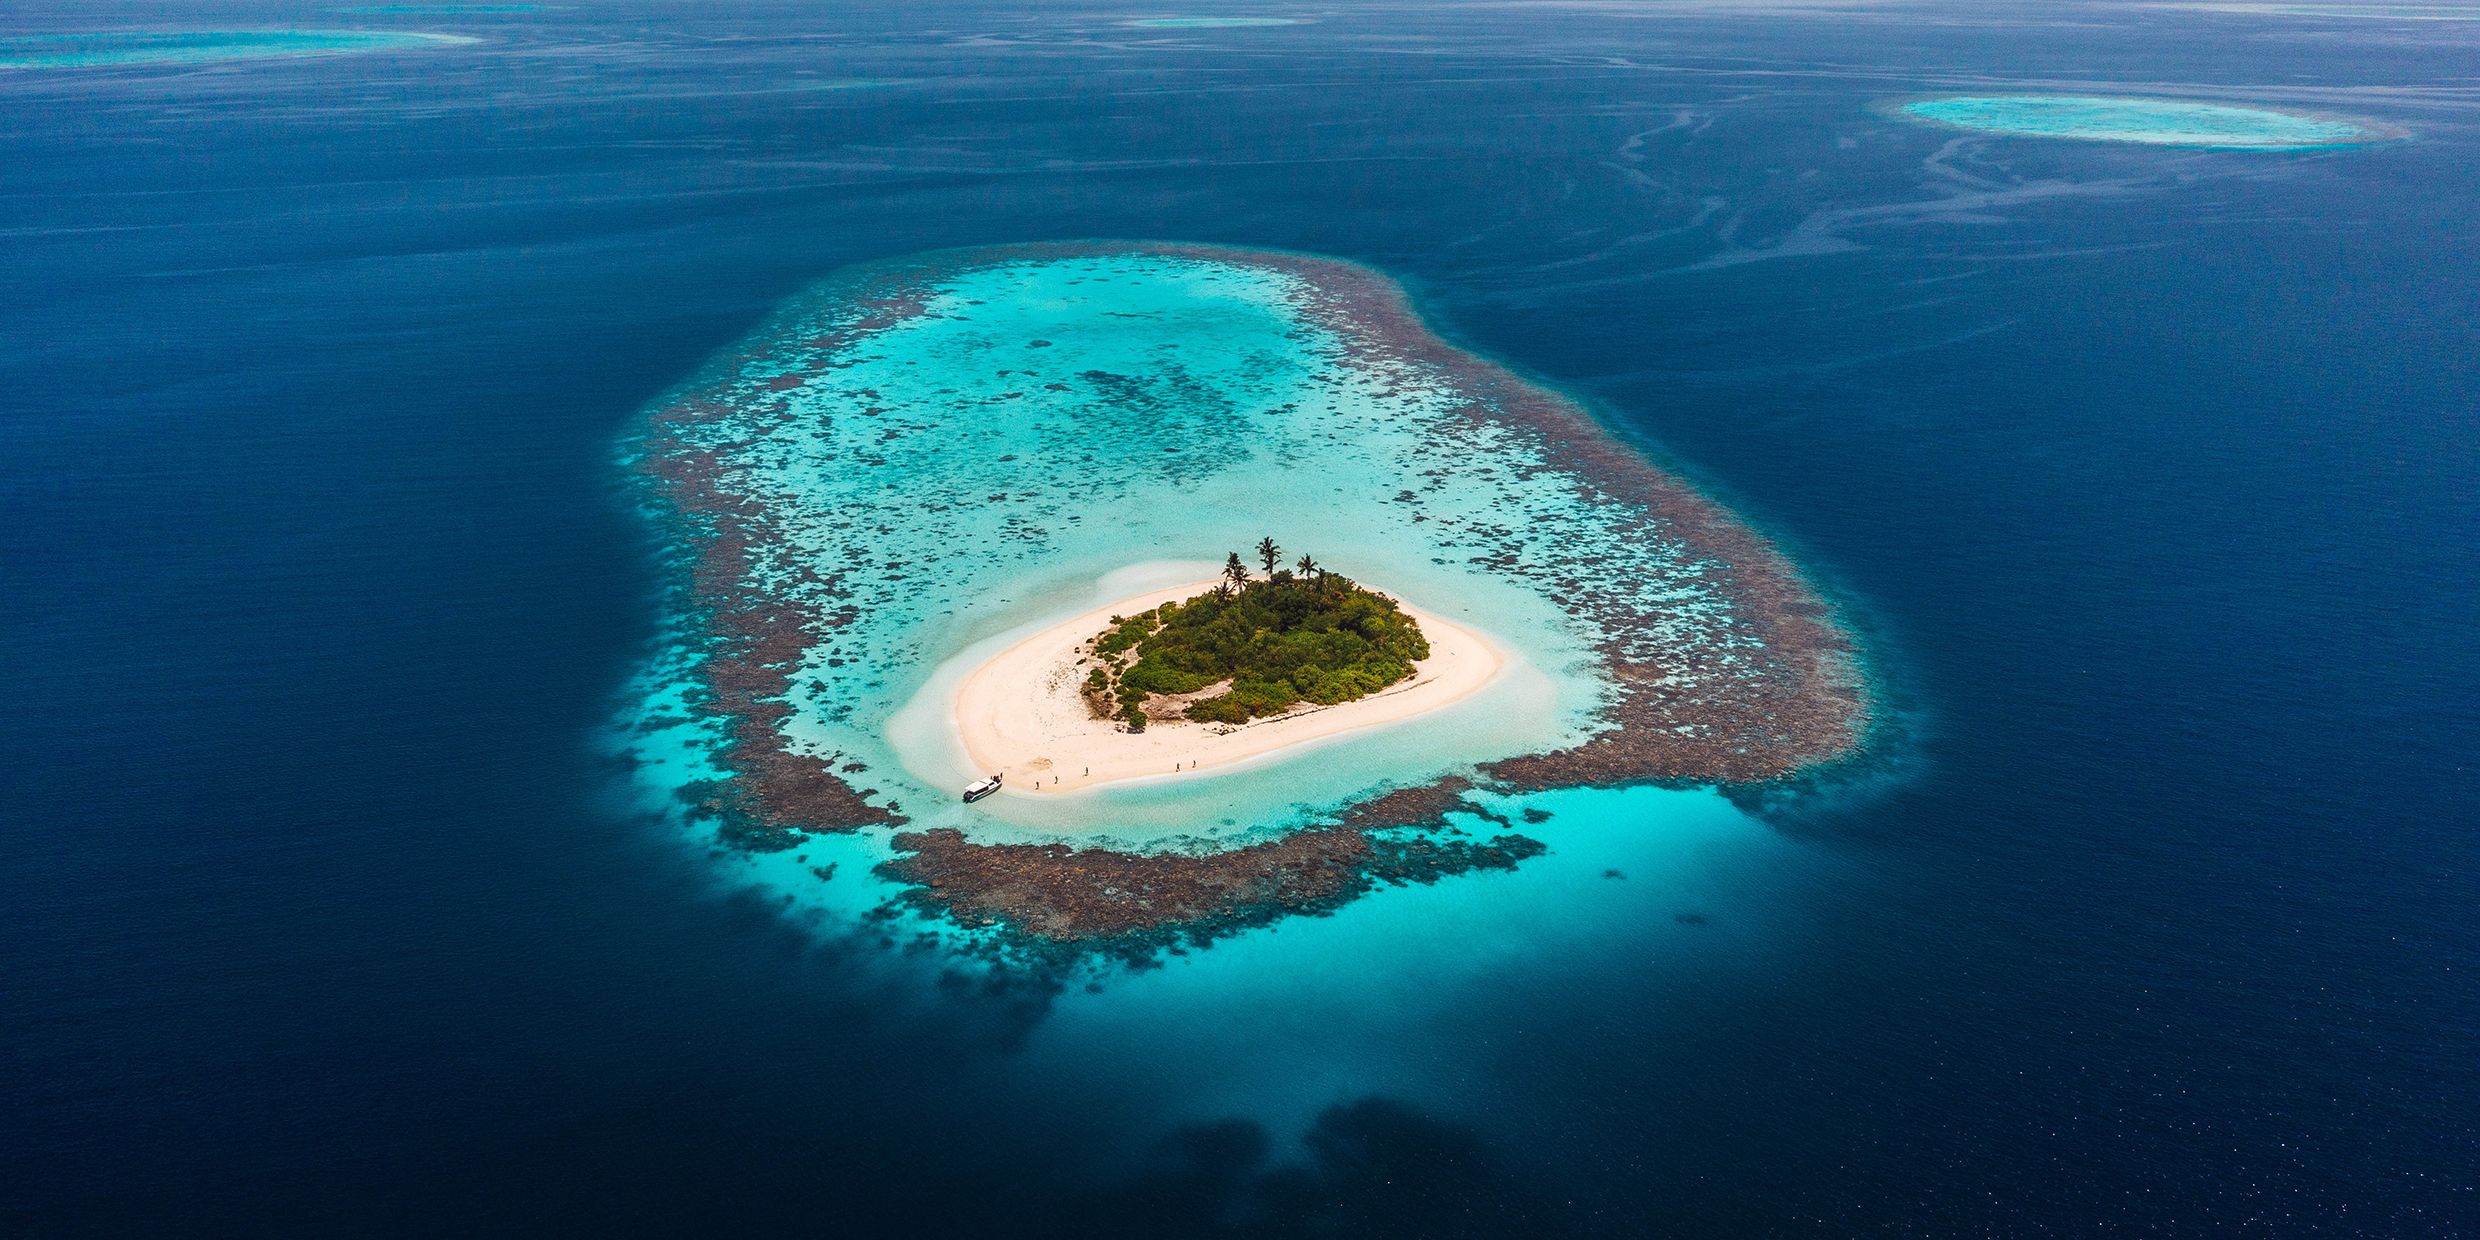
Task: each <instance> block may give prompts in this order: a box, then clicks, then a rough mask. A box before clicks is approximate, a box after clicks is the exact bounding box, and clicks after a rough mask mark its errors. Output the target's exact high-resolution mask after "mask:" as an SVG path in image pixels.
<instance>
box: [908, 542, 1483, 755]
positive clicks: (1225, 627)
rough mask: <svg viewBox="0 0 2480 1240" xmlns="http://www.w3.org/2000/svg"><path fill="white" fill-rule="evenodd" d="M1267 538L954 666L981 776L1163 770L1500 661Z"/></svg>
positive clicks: (1376, 709)
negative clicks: (1285, 554)
mask: <svg viewBox="0 0 2480 1240" xmlns="http://www.w3.org/2000/svg"><path fill="white" fill-rule="evenodd" d="M1281 555H1282V549H1281V548H1280V547H1278V546H1277V545H1276V544H1275V541H1274V540H1273V539H1272V538H1268V539H1264V540H1262V541H1261V542H1260V543H1259V544H1258V547H1257V558H1258V561H1259V563H1260V565H1261V566H1262V571H1263V573H1264V575H1263V576H1262V577H1261V576H1257V575H1255V574H1253V573H1252V572H1251V571H1250V570H1249V568H1248V567H1247V566H1246V565H1245V564H1243V563H1242V562H1241V560H1240V556H1239V553H1237V552H1233V553H1232V554H1230V555H1229V556H1228V557H1226V559H1225V561H1224V565H1223V575H1222V576H1221V577H1220V578H1218V579H1215V580H1212V581H1200V582H1193V583H1191V584H1188V585H1184V586H1178V587H1174V588H1172V589H1168V590H1155V591H1150V592H1148V593H1146V594H1141V595H1138V596H1136V597H1134V598H1129V599H1122V600H1120V601H1119V602H1117V603H1114V604H1112V605H1111V607H1109V608H1108V609H1106V610H1103V611H1096V612H1091V613H1088V614H1086V615H1083V616H1080V617H1078V618H1076V619H1074V620H1070V621H1068V622H1066V623H1064V624H1059V625H1054V626H1052V627H1051V628H1049V629H1046V630H1044V631H1043V632H1041V633H1040V634H1037V635H1035V636H1034V637H1031V638H1028V639H1026V640H1024V641H1022V642H1019V643H1017V644H1016V645H1014V646H1011V647H1009V648H1008V649H1006V650H1004V651H1002V652H1000V653H999V654H998V655H997V656H996V657H995V658H992V659H991V660H990V661H989V662H987V663H984V664H983V665H981V666H980V667H979V668H976V669H975V670H974V671H973V672H972V673H971V674H969V675H968V676H966V677H965V679H964V681H963V683H962V684H961V685H960V686H959V688H958V689H957V692H956V697H955V703H954V720H955V725H956V730H957V733H958V735H959V736H960V737H961V738H962V740H963V741H964V749H965V753H966V756H967V757H968V758H969V760H970V761H971V762H972V763H973V764H974V765H973V773H974V774H976V775H982V774H991V773H1000V774H1004V775H1005V776H1006V777H1007V778H1006V784H1005V791H1006V794H1007V795H1010V796H1027V795H1035V796H1039V795H1045V794H1051V793H1065V792H1076V791H1080V790H1084V789H1090V788H1093V787H1096V786H1098V785H1102V784H1107V783H1113V782H1116V781H1120V780H1127V779H1173V778H1179V777H1181V776H1186V775H1195V774H1201V773H1204V772H1207V771H1210V770H1212V769H1214V768H1215V767H1218V766H1225V765H1229V764H1230V763H1233V762H1238V761H1241V760H1244V759H1249V758H1258V757H1263V756H1265V755H1268V754H1271V753H1273V752H1275V751H1277V750H1281V749H1288V748H1290V747H1292V746H1295V745H1301V744H1305V743H1307V742H1310V741H1315V740H1319V739H1323V738H1325V737H1329V736H1334V735H1337V734H1339V733H1343V732H1349V731H1355V730H1358V729H1361V728H1368V727H1376V726H1380V725H1383V724H1389V723H1395V722H1399V721H1402V720H1405V719H1409V718H1411V717H1413V716H1415V715H1422V714H1427V713H1428V712H1430V711H1433V710H1436V709H1438V708H1440V707H1442V706H1447V705H1450V704H1452V703H1454V702H1458V701H1461V700H1462V699H1464V698H1466V697H1468V696H1470V695H1472V694H1473V693H1475V692H1477V691H1478V690H1480V689H1481V688H1482V687H1483V686H1484V685H1487V684H1488V683H1490V681H1491V680H1492V679H1494V678H1496V677H1497V675H1498V673H1499V672H1500V670H1502V668H1503V666H1504V664H1503V661H1502V660H1501V658H1500V656H1499V653H1498V651H1497V649H1496V648H1495V647H1494V646H1493V645H1492V644H1491V643H1490V642H1488V641H1485V640H1483V639H1482V638H1481V636H1480V635H1478V634H1476V633H1474V632H1472V631H1471V630H1469V629H1466V628H1464V627H1462V626H1460V625H1455V624H1451V623H1449V622H1447V621H1446V620H1443V619H1441V618H1439V617H1437V616H1435V615H1428V614H1424V613H1421V612H1417V611H1415V610H1414V609H1413V608H1411V607H1409V606H1407V605H1405V604H1404V603H1402V602H1400V601H1398V600H1396V599H1394V598H1391V597H1389V596H1387V595H1385V594H1382V593H1379V592H1378V591H1376V590H1372V589H1370V588H1368V587H1367V586H1364V585H1362V584H1360V583H1359V582H1356V581H1353V580H1352V579H1351V578H1349V577H1346V576H1344V575H1343V574H1341V573H1338V572H1332V571H1330V570H1327V569H1325V568H1322V567H1320V566H1319V565H1318V563H1317V561H1316V560H1315V559H1314V558H1312V557H1310V556H1302V557H1300V559H1299V560H1298V561H1297V562H1296V563H1295V564H1294V565H1293V567H1291V568H1277V567H1275V565H1276V564H1278V563H1280V562H1281Z"/></svg>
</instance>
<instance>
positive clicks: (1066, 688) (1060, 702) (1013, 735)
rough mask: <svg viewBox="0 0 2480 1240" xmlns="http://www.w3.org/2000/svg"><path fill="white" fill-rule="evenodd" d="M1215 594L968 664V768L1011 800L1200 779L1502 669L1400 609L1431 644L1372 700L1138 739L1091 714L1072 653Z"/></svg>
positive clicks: (1411, 710) (1450, 633) (1379, 721)
mask: <svg viewBox="0 0 2480 1240" xmlns="http://www.w3.org/2000/svg"><path fill="white" fill-rule="evenodd" d="M1213 588H1214V583H1213V582H1211V581H1203V582H1198V583H1196V584H1194V585H1186V586H1177V587H1174V588H1172V589H1167V590H1154V591H1151V592H1149V593H1145V594H1140V595H1137V596H1136V597H1134V598H1126V599H1121V600H1120V601H1119V602H1116V603H1113V604H1111V605H1110V606H1108V607H1104V608H1100V609H1098V610H1095V611H1092V612H1088V613H1087V614H1085V615H1082V616H1078V617H1077V618H1076V619H1074V620H1070V621H1068V622H1066V623H1065V624H1061V625H1058V626H1055V627H1053V628H1049V629H1045V630H1043V631H1042V632H1040V633H1037V634H1035V635H1034V636H1032V637H1029V638H1026V639H1025V640H1024V641H1021V642H1018V643H1017V644H1015V645H1013V646H1010V647H1008V648H1007V649H1006V650H1003V651H1000V652H999V654H998V655H997V656H996V657H994V658H992V659H991V660H990V661H989V662H988V663H985V664H983V665H981V666H980V667H978V668H975V669H974V670H973V671H972V673H971V674H970V675H967V676H966V677H965V678H964V682H963V683H962V684H961V685H959V686H958V687H957V690H956V699H955V720H956V727H957V730H958V731H959V732H960V733H961V734H962V735H963V738H964V748H965V753H966V754H967V755H968V756H969V757H970V758H971V759H972V761H973V764H974V769H975V770H976V771H977V772H990V771H1005V772H1007V786H1006V793H1007V794H1013V795H1017V796H1028V795H1030V796H1049V795H1052V794H1055V793H1066V792H1081V791H1084V790H1087V789H1091V788H1095V787H1099V786H1101V785H1103V784H1108V783H1114V782H1116V781H1119V780H1124V779H1143V778H1147V777H1152V776H1159V777H1163V778H1165V779H1171V778H1178V777H1181V776H1188V775H1202V774H1205V773H1206V772H1209V771H1211V770H1213V769H1214V768H1215V767H1218V766H1227V765H1229V764H1231V763H1234V762H1239V761H1242V760H1243V759H1248V758H1255V757H1259V756H1262V755H1265V754H1271V753H1273V752H1275V751H1276V750H1279V749H1288V748H1290V747H1292V746H1294V745H1300V744H1304V743H1306V742H1309V741H1314V740H1318V739H1320V738H1322V737H1328V736H1333V735H1335V734H1336V733H1339V732H1349V731H1353V730H1355V729H1359V728H1372V727H1378V726H1380V725H1383V724H1388V723H1394V722H1396V721H1398V720H1402V719H1408V718H1411V717H1412V716H1414V715H1419V714H1424V713H1427V712H1429V711H1433V710H1436V709H1438V708H1439V707H1441V706H1445V705H1447V704H1448V703H1450V702H1455V701H1459V700H1461V699H1463V698H1466V697H1469V696H1471V695H1472V694H1473V693H1475V692H1477V691H1478V690H1480V688H1481V687H1482V686H1483V685H1486V684H1488V683H1490V680H1491V678H1493V677H1495V676H1497V675H1498V673H1499V669H1500V668H1501V667H1503V666H1504V665H1505V661H1504V660H1503V659H1502V658H1501V657H1500V655H1499V652H1498V651H1497V650H1496V649H1495V648H1494V647H1492V646H1491V644H1490V643H1489V642H1488V641H1486V640H1484V639H1483V638H1482V637H1481V636H1480V635H1479V634H1476V633H1474V632H1473V631H1471V630H1470V629H1464V628H1458V627H1457V626H1455V625H1452V624H1449V623H1447V622H1446V621H1444V620H1441V619H1439V618H1438V617H1436V616H1433V615H1431V614H1429V613H1428V612H1425V611H1419V610H1416V609H1414V608H1411V607H1405V608H1404V612H1405V614H1407V615H1409V616H1411V617H1412V618H1413V619H1414V620H1415V621H1417V622H1418V623H1419V624H1420V626H1421V635H1422V636H1423V637H1426V638H1428V639H1429V657H1428V658H1426V659H1423V660H1421V661H1420V662H1418V663H1416V664H1414V665H1413V669H1412V679H1410V680H1404V681H1398V682H1396V683H1395V684H1392V685H1389V686H1387V687H1386V688H1385V689H1382V690H1380V691H1378V692H1377V693H1373V694H1371V695H1369V696H1368V697H1364V698H1358V699H1355V700H1353V701H1349V702H1344V703H1342V704H1340V705H1336V706H1316V705H1312V704H1306V703H1304V704H1303V706H1302V707H1299V708H1295V709H1294V710H1292V711H1291V712H1289V713H1286V714H1283V715H1278V716H1275V717H1273V718H1270V719H1257V720H1252V721H1250V722H1249V723H1247V724H1245V725H1242V726H1240V727H1238V728H1236V729H1233V730H1230V731H1228V732H1216V731H1209V730H1208V728H1209V727H1210V726H1215V725H1207V724H1202V723H1191V722H1189V721H1188V720H1185V719H1161V720H1155V721H1152V722H1149V723H1148V724H1147V725H1146V729H1145V731H1143V732H1140V733H1128V732H1122V731H1120V730H1119V729H1120V727H1121V726H1122V725H1121V724H1119V723H1118V722H1116V721H1114V720H1109V719H1096V718H1094V717H1093V711H1092V710H1091V709H1090V708H1089V707H1087V706H1086V704H1085V698H1084V696H1083V695H1082V694H1081V693H1079V692H1078V690H1079V687H1080V686H1081V685H1083V683H1084V680H1085V669H1084V668H1083V667H1081V666H1079V664H1078V661H1077V656H1078V647H1080V646H1082V645H1083V644H1084V643H1085V642H1087V641H1088V640H1090V639H1092V638H1093V637H1094V636H1095V635H1097V634H1099V633H1101V632H1102V631H1103V629H1105V628H1107V627H1109V625H1110V622H1111V617H1112V616H1115V615H1117V616H1129V615H1135V614H1136V613H1138V612H1141V611H1146V610H1150V609H1152V608H1155V607H1159V606H1161V605H1163V604H1164V603H1168V602H1173V601H1175V600H1178V601H1185V600H1187V599H1191V598H1194V597H1196V596H1197V595H1199V594H1202V593H1204V592H1206V591H1207V590H1211V589H1213ZM1226 726H1227V725H1226Z"/></svg>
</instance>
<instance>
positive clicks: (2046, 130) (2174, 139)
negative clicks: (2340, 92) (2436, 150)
mask: <svg viewBox="0 0 2480 1240" xmlns="http://www.w3.org/2000/svg"><path fill="white" fill-rule="evenodd" d="M1901 111H1902V112H1903V113H1904V114H1905V115H1908V116H1911V117H1914V118H1918V119H1922V120H1928V121H1934V122H1937V123H1939V124H1944V125H1953V126H1956V127H1958V128H1963V129H1980V130H1988V131H1991V132H1995V133H2008V134H2022V135H2027V136H2032V137H2042V138H2080V139H2084V140H2086V141H2094V142H2142V143H2149V144H2152V145H2157V146H2209V147H2242V148H2249V149H2262V150H2282V149H2296V148H2301V147H2314V146H2342V145H2350V144H2353V143H2359V142H2366V141H2370V140H2372V139H2374V138H2376V137H2378V136H2379V135H2378V134H2376V133H2375V132H2374V131H2372V130H2369V129H2367V128H2365V127H2363V126H2360V125H2357V124H2353V123H2352V122H2349V121H2343V120H2332V119H2321V118H2318V117H2312V116H2298V115H2294V114H2292V113H2288V112H2273V111H2267V110H2264V109H2261V108H2234V107H2226V106H2223V105H2221V104H2209V103H2190V102H2186V101H2183V100H2176V99H2114V98H2106V97H2089V96H2078V95H1966V96H1958V97H1956V98H1952V99H1925V100H1918V101H1915V102H1912V103H1907V104H1904V105H1903V106H1902V109H1901Z"/></svg>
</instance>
